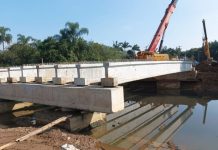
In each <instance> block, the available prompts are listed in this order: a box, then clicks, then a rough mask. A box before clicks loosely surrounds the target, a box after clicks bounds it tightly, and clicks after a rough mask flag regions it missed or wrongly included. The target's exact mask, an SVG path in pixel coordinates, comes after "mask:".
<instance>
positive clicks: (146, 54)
mask: <svg viewBox="0 0 218 150" xmlns="http://www.w3.org/2000/svg"><path fill="white" fill-rule="evenodd" d="M177 2H178V0H172V2H171V3H170V4H169V6H168V8H167V9H166V12H165V15H164V17H163V19H162V20H161V23H160V25H159V27H158V29H157V31H156V33H155V35H154V37H153V40H152V42H151V44H150V46H149V48H148V51H141V52H139V53H138V54H137V58H138V59H147V60H148V59H149V60H156V61H159V60H169V55H167V54H157V53H155V52H156V49H157V46H158V44H159V42H160V40H161V39H162V40H161V43H160V47H159V51H160V50H161V48H162V45H163V40H164V34H165V31H166V29H167V26H168V24H169V21H170V17H171V16H172V14H173V12H174V11H175V9H176V4H177Z"/></svg>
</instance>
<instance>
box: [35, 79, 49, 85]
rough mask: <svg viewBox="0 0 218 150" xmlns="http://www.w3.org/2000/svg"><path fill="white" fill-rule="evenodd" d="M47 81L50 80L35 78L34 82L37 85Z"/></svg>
mask: <svg viewBox="0 0 218 150" xmlns="http://www.w3.org/2000/svg"><path fill="white" fill-rule="evenodd" d="M49 81H51V80H50V79H49V78H46V77H35V82H36V83H39V84H42V83H46V82H49Z"/></svg>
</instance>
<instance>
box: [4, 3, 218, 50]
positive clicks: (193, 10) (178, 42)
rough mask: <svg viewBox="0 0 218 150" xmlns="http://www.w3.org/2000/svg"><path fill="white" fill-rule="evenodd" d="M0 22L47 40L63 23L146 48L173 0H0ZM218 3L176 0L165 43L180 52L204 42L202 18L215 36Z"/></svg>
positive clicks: (92, 37)
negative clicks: (76, 23) (69, 23)
mask: <svg viewBox="0 0 218 150" xmlns="http://www.w3.org/2000/svg"><path fill="white" fill-rule="evenodd" d="M0 1H1V5H0V10H1V13H0V26H5V27H9V28H10V29H11V34H12V35H13V42H16V36H17V34H20V33H21V34H24V35H28V36H29V35H30V36H32V37H34V38H36V39H41V40H43V39H45V38H47V37H48V36H53V35H55V34H58V33H59V30H60V29H62V28H64V25H65V23H66V22H68V21H70V22H79V24H80V26H81V27H86V28H88V29H89V32H90V33H89V35H88V36H85V37H84V38H85V39H87V40H89V41H95V42H99V43H103V44H106V45H112V44H113V41H119V42H123V41H128V42H129V43H130V44H131V45H133V44H138V45H139V46H140V47H141V49H145V48H146V47H147V46H149V44H150V42H151V40H152V38H153V36H154V34H155V32H156V30H157V27H158V25H159V23H160V21H161V19H162V17H163V15H164V13H165V10H166V8H167V6H168V4H169V3H170V2H171V0H0ZM217 6H218V1H217V0H179V1H178V4H177V8H176V10H175V13H174V14H173V16H172V18H171V20H170V24H169V26H168V29H167V32H166V36H165V42H164V45H165V46H167V47H173V48H175V47H178V46H181V48H182V49H183V50H187V49H190V48H195V47H200V46H201V45H202V37H203V27H202V19H203V18H204V19H206V24H207V30H208V38H209V41H214V40H218V17H217V14H218V9H217Z"/></svg>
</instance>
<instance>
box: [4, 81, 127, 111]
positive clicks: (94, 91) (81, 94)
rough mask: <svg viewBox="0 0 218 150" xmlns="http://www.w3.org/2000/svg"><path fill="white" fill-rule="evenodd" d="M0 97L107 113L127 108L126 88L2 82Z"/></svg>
mask: <svg viewBox="0 0 218 150" xmlns="http://www.w3.org/2000/svg"><path fill="white" fill-rule="evenodd" d="M0 98H2V99H7V100H17V101H25V102H32V103H37V104H45V105H51V106H59V107H66V108H73V109H80V110H88V111H93V112H104V113H112V112H117V111H120V110H122V109H124V95H123V87H116V88H101V87H98V86H88V87H84V88H83V87H73V86H58V85H40V84H25V83H16V84H0Z"/></svg>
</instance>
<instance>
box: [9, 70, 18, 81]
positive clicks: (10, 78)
mask: <svg viewBox="0 0 218 150" xmlns="http://www.w3.org/2000/svg"><path fill="white" fill-rule="evenodd" d="M10 70H11V69H10V68H8V78H7V82H8V83H16V82H17V79H16V78H13V77H11V73H10Z"/></svg>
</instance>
